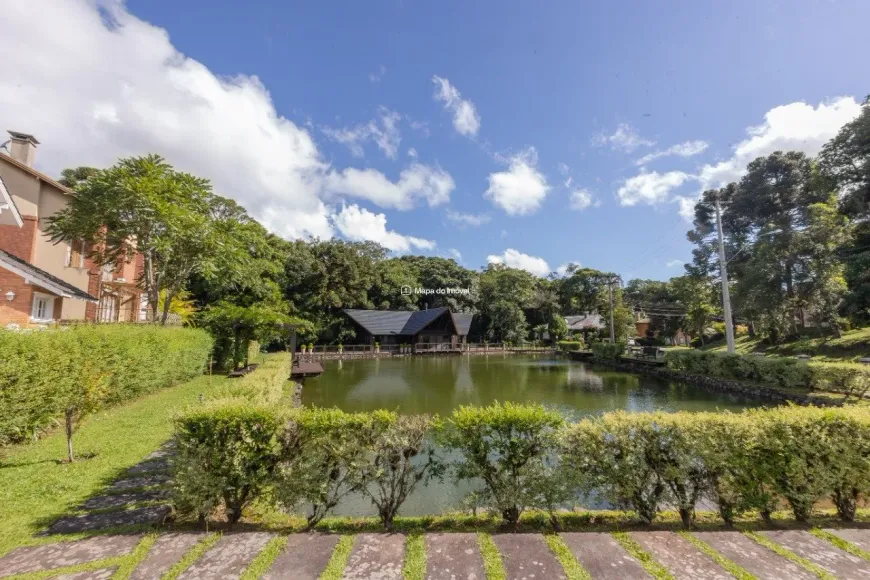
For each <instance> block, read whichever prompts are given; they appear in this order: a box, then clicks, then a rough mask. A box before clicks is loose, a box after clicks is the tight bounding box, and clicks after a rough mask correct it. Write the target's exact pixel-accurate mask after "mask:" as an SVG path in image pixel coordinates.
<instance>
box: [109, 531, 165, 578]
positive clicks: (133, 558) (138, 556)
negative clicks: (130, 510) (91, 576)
mask: <svg viewBox="0 0 870 580" xmlns="http://www.w3.org/2000/svg"><path fill="white" fill-rule="evenodd" d="M156 541H157V534H154V533H151V534H147V535H146V536H145V537H144V538H142V541H141V542H139V544H138V545H137V546H136V549H135V550H133V553H132V554H130V555H129V556H127V557H126V558H124V562H123V563H121V565H120V566H118V569H117V570H115V573H114V574H113V575H112V580H127V578H129V577H130V574H132V573H133V570H135V569H136V566H138V565H139V564H140V563H141V562H142V560H144V559H145V556H147V555H148V551H149V550H150V549H151V546H153V545H154V542H156Z"/></svg>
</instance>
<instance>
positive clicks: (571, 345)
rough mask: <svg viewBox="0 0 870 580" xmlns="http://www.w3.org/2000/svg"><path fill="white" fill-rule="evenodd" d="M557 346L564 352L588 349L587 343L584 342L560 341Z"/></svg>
mask: <svg viewBox="0 0 870 580" xmlns="http://www.w3.org/2000/svg"><path fill="white" fill-rule="evenodd" d="M556 346H557V347H558V348H559V350H561V351H562V352H570V351H575V350H583V349H584V348H586V343H584V342H583V341H582V340H560V341H559V342H558V343H556Z"/></svg>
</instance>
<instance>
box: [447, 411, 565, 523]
mask: <svg viewBox="0 0 870 580" xmlns="http://www.w3.org/2000/svg"><path fill="white" fill-rule="evenodd" d="M563 423H564V419H563V418H562V417H561V415H559V414H558V413H556V412H555V411H549V410H547V409H545V408H544V407H543V406H541V405H522V404H514V403H504V404H501V403H498V402H496V403H494V404H493V405H490V406H489V407H460V408H458V409H456V410H455V411H453V414H452V415H451V416H450V417H449V418H448V419H447V420H446V421H445V422H444V424H443V425H442V426H441V430H440V433H439V441H440V442H441V444H442V445H444V447H445V448H446V449H447V450H451V451H456V452H458V453H459V454H460V455H461V457H462V459H461V460H459V461H456V462H454V463H453V464H452V465H451V467H452V469H453V472H454V475H455V477H456V479H457V480H464V479H470V480H480V481H481V482H482V483H483V489H481V490H479V491H478V492H477V496H478V498H480V499H481V501H483V503H484V505H488V506H490V507H492V508H494V509H497V510H498V511H499V513H500V514H501V517H502V519H503V521H504V523H505V524H508V525H511V526H516V525H517V523H518V522H519V518H520V515H522V512H523V511H524V510H525V509H526V508H529V507H546V506H545V504H553V503H556V502H554V501H553V499H552V498H547V497H545V494H546V492H547V491H548V487H549V486H550V482H551V479H552V477H551V474H552V471H553V470H552V469H551V468H550V467H549V466H548V465H547V464H546V463H545V461H544V458H545V457H549V456H552V455H554V454H555V452H556V443H557V435H558V431H559V429H560V428H561V427H562V425H563Z"/></svg>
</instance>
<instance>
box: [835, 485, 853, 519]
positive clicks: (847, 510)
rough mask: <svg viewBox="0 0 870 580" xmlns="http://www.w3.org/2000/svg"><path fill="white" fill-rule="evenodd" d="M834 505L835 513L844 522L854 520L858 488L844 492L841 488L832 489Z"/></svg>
mask: <svg viewBox="0 0 870 580" xmlns="http://www.w3.org/2000/svg"><path fill="white" fill-rule="evenodd" d="M833 499H834V505H836V506H837V515H839V516H840V519H841V520H843V521H844V522H853V521H855V507H856V506H857V503H858V490H857V489H852V490H849V491H846V492H845V493H844V492H842V491H841V490H839V489H838V490H835V491H834V498H833Z"/></svg>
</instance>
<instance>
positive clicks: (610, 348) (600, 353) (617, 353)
mask: <svg viewBox="0 0 870 580" xmlns="http://www.w3.org/2000/svg"><path fill="white" fill-rule="evenodd" d="M589 348H591V349H592V356H594V357H595V358H603V359H611V360H616V359H618V358H619V357H621V356H622V353H624V352H625V343H622V342H594V343H592V346H590V347H589Z"/></svg>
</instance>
